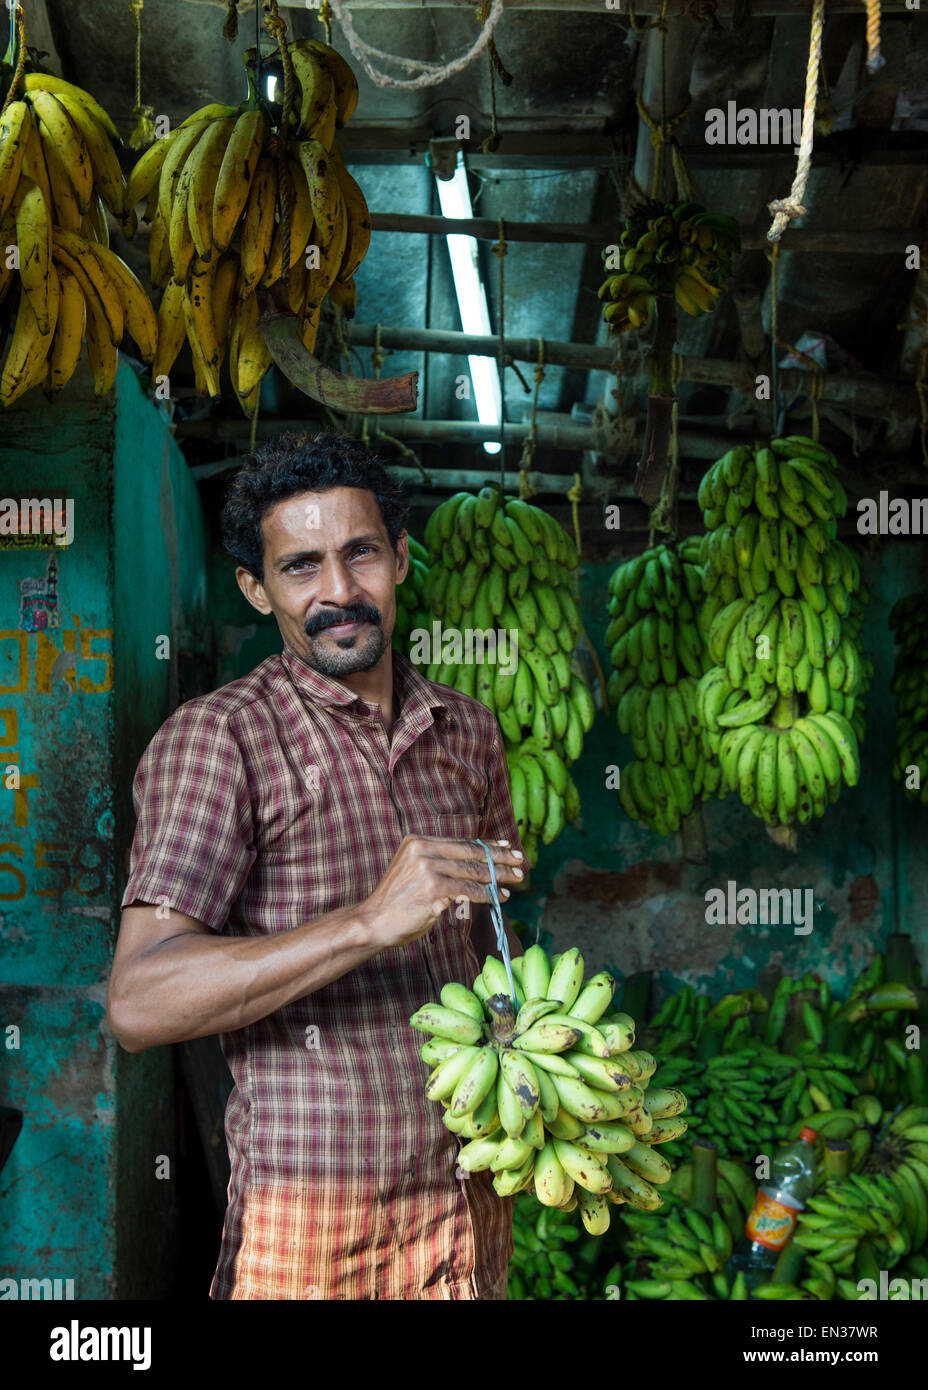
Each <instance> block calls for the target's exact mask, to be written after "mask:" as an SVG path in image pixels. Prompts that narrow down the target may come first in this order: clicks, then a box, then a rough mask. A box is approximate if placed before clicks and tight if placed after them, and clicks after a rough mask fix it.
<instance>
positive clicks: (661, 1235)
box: [622, 1194, 733, 1299]
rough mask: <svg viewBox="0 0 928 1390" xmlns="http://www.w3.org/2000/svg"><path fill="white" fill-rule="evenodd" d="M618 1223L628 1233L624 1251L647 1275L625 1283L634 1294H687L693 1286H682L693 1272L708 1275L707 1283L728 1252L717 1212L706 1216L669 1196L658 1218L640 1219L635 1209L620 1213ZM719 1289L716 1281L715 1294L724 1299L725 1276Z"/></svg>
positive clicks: (729, 1241)
mask: <svg viewBox="0 0 928 1390" xmlns="http://www.w3.org/2000/svg"><path fill="white" fill-rule="evenodd" d="M622 1221H623V1222H624V1224H625V1225H626V1226H627V1227H628V1228H629V1230H630V1231H631V1233H632V1238H631V1239H630V1240H629V1241H628V1242H627V1243H626V1250H627V1251H628V1253H629V1254H630V1255H634V1256H636V1257H637V1258H638V1259H639V1260H644V1261H646V1262H647V1264H646V1271H647V1273H646V1277H645V1278H639V1279H633V1280H629V1281H628V1283H627V1285H626V1287H627V1288H628V1289H629V1291H630V1292H631V1293H634V1294H635V1295H636V1296H637V1297H639V1298H671V1299H672V1298H690V1297H691V1296H692V1286H690V1287H689V1288H687V1289H685V1290H681V1285H682V1284H684V1283H686V1282H687V1281H689V1280H692V1279H694V1278H696V1277H698V1276H709V1279H710V1282H711V1281H712V1280H713V1279H714V1277H715V1276H716V1275H718V1274H720V1273H721V1272H722V1270H723V1269H724V1267H725V1265H726V1264H727V1263H728V1260H729V1258H730V1256H731V1252H732V1244H733V1235H732V1232H731V1231H730V1230H729V1228H728V1225H727V1224H726V1222H725V1219H724V1217H723V1216H722V1214H721V1212H719V1211H715V1212H713V1213H712V1216H711V1218H710V1217H705V1216H703V1215H701V1214H700V1213H699V1212H697V1211H695V1210H694V1209H693V1208H692V1207H688V1206H685V1205H684V1204H683V1203H682V1202H680V1201H679V1199H675V1198H674V1197H673V1196H672V1194H669V1195H668V1198H667V1211H666V1215H665V1214H664V1212H662V1213H661V1217H660V1220H659V1221H654V1220H649V1219H648V1218H647V1217H646V1218H645V1219H644V1221H642V1220H641V1219H640V1213H638V1212H634V1211H626V1212H623V1213H622ZM724 1288H725V1292H724V1293H721V1281H720V1283H719V1296H720V1297H725V1298H728V1297H729V1287H728V1282H727V1280H725V1284H724ZM699 1293H702V1289H700V1290H699ZM697 1296H698V1294H697Z"/></svg>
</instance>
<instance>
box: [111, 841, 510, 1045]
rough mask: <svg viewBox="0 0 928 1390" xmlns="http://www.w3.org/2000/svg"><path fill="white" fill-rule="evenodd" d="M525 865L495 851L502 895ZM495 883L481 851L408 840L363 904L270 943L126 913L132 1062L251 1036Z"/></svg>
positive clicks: (114, 1011)
mask: <svg viewBox="0 0 928 1390" xmlns="http://www.w3.org/2000/svg"><path fill="white" fill-rule="evenodd" d="M520 857H521V856H519V855H517V853H516V852H514V851H512V850H509V849H506V848H500V847H495V848H494V849H493V859H494V864H495V867H496V874H497V879H498V881H499V882H500V884H505V883H518V882H519V881H520V879H521V877H522V871H521V869H520V868H519V867H518V863H519V858H520ZM481 861H482V862H481ZM488 881H489V869H488V867H487V864H486V860H485V859H484V857H483V854H482V852H481V851H479V850H477V849H476V847H475V846H474V845H473V844H472V843H471V842H470V841H467V840H443V839H440V838H433V837H427V836H407V837H406V838H405V839H404V840H403V842H402V844H401V845H400V847H399V849H398V850H397V852H396V854H395V855H394V857H393V859H392V861H391V863H390V864H389V866H388V868H387V870H386V872H385V873H384V876H383V878H382V879H381V880H380V882H379V883H378V885H377V887H376V888H375V889H374V891H373V892H372V893H371V894H370V896H369V897H368V898H366V899H365V900H364V902H363V903H359V904H357V905H356V906H353V907H347V908H338V909H336V910H335V911H334V912H327V913H325V914H324V915H323V916H320V917H317V918H315V919H314V920H312V921H310V922H304V923H302V924H301V925H300V926H298V927H293V928H292V929H291V930H289V931H284V932H277V933H274V934H273V935H270V936H259V937H224V936H217V935H215V934H214V933H213V932H211V931H210V930H209V928H208V927H207V926H205V925H204V923H202V922H199V921H197V920H196V919H195V918H193V917H188V916H185V915H184V914H183V913H180V912H172V913H171V915H170V916H169V917H167V918H162V917H161V916H159V913H158V909H157V908H155V907H153V906H151V905H150V904H146V903H138V902H137V903H132V904H130V905H129V906H128V907H126V908H125V909H124V911H123V914H122V922H121V925H120V932H119V941H118V943H117V946H116V955H115V958H114V960H113V970H112V974H111V976H110V985H109V992H108V996H107V1010H106V1017H107V1023H108V1024H109V1027H110V1029H111V1031H112V1033H113V1036H114V1037H115V1038H116V1040H117V1042H119V1043H120V1044H121V1045H122V1046H123V1047H124V1048H125V1049H126V1050H127V1051H128V1052H143V1051H145V1049H146V1048H149V1047H157V1046H160V1045H163V1044H166V1043H173V1042H183V1041H186V1040H187V1039H190V1038H202V1037H208V1036H209V1035H210V1034H213V1033H223V1032H232V1031H234V1030H235V1029H237V1028H244V1027H245V1026H246V1025H247V1024H249V1023H254V1022H256V1021H257V1020H258V1019H260V1018H266V1017H267V1015H268V1014H270V1013H273V1012H274V1011H275V1010H276V1009H280V1008H283V1007H284V1005H285V1004H289V1003H291V1002H292V1001H293V1000H294V999H300V998H302V997H303V996H304V995H307V994H312V993H313V992H314V991H315V990H317V989H322V988H323V987H324V986H325V985H327V984H331V983H332V981H333V980H338V979H340V978H341V976H342V975H345V974H347V973H348V971H349V970H354V969H356V968H357V966H359V965H361V964H363V962H364V961H366V960H368V959H370V957H371V956H373V955H376V953H377V952H378V951H382V950H385V949H386V948H387V947H389V946H403V945H406V944H407V943H408V942H409V941H414V940H415V939H416V937H418V936H421V935H422V934H423V933H424V932H426V931H428V930H429V928H430V927H431V926H432V925H433V924H434V922H435V921H436V920H437V919H438V917H439V916H440V915H441V913H442V912H444V911H446V910H447V909H448V908H449V907H450V906H451V904H452V903H453V902H455V901H456V900H457V899H458V898H460V897H462V896H464V897H467V898H469V899H470V900H471V902H475V901H478V902H479V901H480V900H481V899H483V901H484V903H485V901H486V891H487V890H486V884H487V883H488ZM508 893H509V890H508V889H506V888H503V889H502V892H501V896H508Z"/></svg>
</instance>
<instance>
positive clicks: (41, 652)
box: [0, 359, 209, 1299]
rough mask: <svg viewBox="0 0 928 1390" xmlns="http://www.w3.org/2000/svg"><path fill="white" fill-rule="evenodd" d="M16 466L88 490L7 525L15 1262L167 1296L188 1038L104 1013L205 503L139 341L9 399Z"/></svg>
mask: <svg viewBox="0 0 928 1390" xmlns="http://www.w3.org/2000/svg"><path fill="white" fill-rule="evenodd" d="M0 479H2V481H0V496H2V497H4V498H7V497H9V498H14V497H15V498H19V497H21V496H23V495H28V496H38V497H44V496H49V495H51V496H53V497H54V496H55V495H56V494H60V495H61V496H63V497H68V498H70V499H72V500H73V504H74V527H75V530H74V536H73V539H72V542H71V544H70V545H67V546H57V545H54V548H53V549H49V548H38V547H37V546H36V545H35V544H34V543H30V544H29V545H22V544H20V543H16V544H15V545H14V544H12V543H11V544H3V545H0V740H2V743H0V753H2V758H0V768H2V770H3V773H4V781H3V785H2V788H0V950H2V960H3V964H2V982H3V983H2V990H0V1026H2V1028H3V1029H4V1044H5V1046H4V1050H3V1063H4V1065H3V1068H2V1073H0V1103H2V1104H5V1105H10V1106H14V1107H16V1108H18V1109H20V1110H22V1111H23V1114H24V1121H23V1129H22V1132H21V1134H20V1136H19V1138H18V1140H17V1142H16V1144H15V1145H14V1148H13V1151H12V1153H11V1155H10V1157H9V1159H8V1161H7V1164H6V1166H5V1168H4V1169H3V1171H2V1174H0V1226H2V1243H0V1249H2V1256H0V1259H2V1264H0V1277H2V1278H13V1279H16V1280H19V1279H23V1278H42V1279H44V1278H56V1277H58V1278H62V1279H73V1280H74V1296H75V1298H77V1299H88V1298H91V1299H94V1298H114V1297H115V1298H121V1297H123V1298H125V1297H129V1298H131V1297H134V1298H140V1297H165V1296H167V1295H168V1294H169V1293H170V1288H171V1283H172V1272H173V1262H174V1258H175V1250H174V1243H175V1241H176V1220H175V1205H174V1184H172V1183H171V1182H170V1181H161V1182H157V1181H156V1180H155V1177H154V1170H155V1157H156V1155H158V1154H166V1155H167V1156H169V1157H170V1158H171V1159H172V1161H173V1155H174V1146H175V1135H174V1123H175V1117H174V1095H173V1072H172V1058H171V1052H170V1049H166V1048H164V1049H156V1050H154V1051H152V1052H150V1053H143V1054H140V1055H138V1056H131V1055H129V1054H128V1053H125V1052H123V1051H122V1049H120V1048H119V1047H118V1046H117V1044H116V1043H115V1041H114V1040H113V1038H112V1037H111V1035H110V1033H109V1030H108V1029H107V1027H106V1024H105V1019H104V1014H105V1007H106V984H107V980H108V977H109V972H110V967H111V964H112V954H113V947H114V944H115V940H116V933H117V928H118V921H119V898H120V896H121V892H122V885H123V883H124V881H125V869H124V859H125V854H126V851H127V849H128V845H129V836H130V835H131V829H132V817H131V778H132V773H133V772H134V770H135V764H136V762H137V759H138V756H139V754H140V753H141V751H142V748H143V747H144V745H145V743H146V742H147V741H148V739H149V738H150V736H151V734H152V733H153V732H154V729H155V728H156V727H157V726H158V724H160V723H161V722H162V720H163V719H164V718H165V717H166V716H167V714H168V713H170V710H171V709H172V708H173V706H174V704H175V703H176V699H177V691H178V688H179V674H178V673H179V670H180V663H179V660H178V658H177V654H176V647H175V654H174V657H173V659H171V660H168V661H164V662H156V661H155V660H154V648H153V641H152V635H153V633H154V632H157V633H163V634H168V635H170V636H171V637H172V639H173V638H175V635H176V631H177V629H178V624H179V619H180V616H181V615H182V614H187V615H189V614H191V613H194V612H195V610H196V604H197V602H198V601H199V603H200V606H201V608H202V607H203V606H204V600H203V595H204V592H205V591H204V588H203V580H204V575H203V563H202V552H203V542H202V526H201V524H200V520H199V515H198V508H199V502H198V499H197V496H196V490H195V488H194V487H193V485H192V484H191V482H190V480H189V475H188V472H187V466H186V464H185V462H184V460H183V457H182V456H181V454H180V452H179V450H178V449H177V448H176V446H175V445H174V443H173V441H172V440H171V438H170V436H169V435H168V434H167V433H166V431H165V428H164V420H163V416H162V415H161V412H159V410H157V409H156V408H155V407H154V406H153V405H152V404H151V402H150V401H149V400H148V399H147V397H146V396H145V395H144V394H143V392H142V391H141V390H140V388H139V385H138V382H137V379H136V376H135V374H134V372H133V371H132V369H131V367H130V366H129V364H128V363H127V361H125V360H123V359H121V361H120V365H119V373H118V376H117V382H116V389H115V391H114V393H113V394H111V395H110V396H108V397H106V398H105V399H104V400H102V401H101V400H98V399H97V398H95V397H94V395H93V392H92V382H91V380H90V376H89V373H88V371H87V369H86V365H85V364H83V363H82V364H81V367H80V368H79V370H78V372H77V373H76V374H75V376H74V377H73V378H72V381H71V382H70V383H69V385H68V387H67V388H66V389H65V391H64V392H63V393H62V396H61V398H60V399H59V400H58V401H57V402H55V404H54V405H50V404H49V403H47V402H46V401H45V399H44V397H42V396H41V395H40V393H38V392H30V393H28V395H27V396H26V397H24V398H23V399H22V400H21V401H19V402H17V403H15V404H14V405H13V406H12V407H11V408H10V409H9V410H8V411H6V412H5V414H4V432H3V438H2V441H0ZM172 519H173V528H172V527H171V525H170V523H171V522H172ZM165 522H166V523H168V525H167V527H166V528H165V529H166V530H167V537H166V536H165V532H164V531H163V530H162V524H163V523H165ZM179 536H182V537H183V543H182V545H181V544H180V542H179V541H178V537H179ZM12 539H13V538H11V540H12ZM27 539H28V540H29V541H30V542H35V541H36V540H43V539H44V538H41V537H34V536H30V537H28V538H27ZM52 544H54V542H52ZM24 600H28V601H27V602H24ZM203 616H204V615H203V614H202V613H201V617H200V621H201V625H202V621H203ZM188 621H189V619H188ZM205 683H206V684H209V677H207V679H206V681H205ZM14 768H15V769H17V770H18V776H19V790H17V789H16V788H15V787H14V786H13V785H12V784H11V783H12V779H11V777H10V776H9V771H10V769H14Z"/></svg>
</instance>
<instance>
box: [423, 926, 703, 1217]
mask: <svg viewBox="0 0 928 1390" xmlns="http://www.w3.org/2000/svg"><path fill="white" fill-rule="evenodd" d="M512 967H513V976H514V980H515V984H516V997H515V1001H513V999H512V998H511V997H510V995H509V984H508V978H507V975H506V971H505V968H504V966H503V965H502V963H501V962H500V961H499V960H497V959H496V958H495V957H493V956H488V957H487V959H486V961H485V962H484V966H483V970H482V971H481V973H480V975H479V976H478V977H477V979H476V980H475V981H474V985H473V990H469V989H467V988H466V987H465V986H464V985H460V984H448V985H445V986H444V988H443V989H442V991H441V1004H426V1005H425V1006H424V1007H423V1008H421V1009H419V1010H417V1011H416V1013H415V1014H413V1016H412V1018H411V1019H410V1024H411V1026H412V1027H413V1028H417V1029H420V1030H421V1031H423V1032H428V1033H431V1034H432V1035H433V1036H432V1038H431V1039H430V1040H429V1041H428V1042H426V1043H425V1044H423V1046H422V1048H421V1049H420V1055H421V1056H422V1059H423V1061H425V1062H428V1063H429V1064H430V1065H431V1066H432V1067H433V1071H432V1072H431V1074H430V1076H429V1078H428V1081H427V1082H426V1087H425V1093H426V1095H427V1096H428V1098H429V1099H430V1100H435V1101H439V1102H441V1103H442V1105H443V1106H444V1107H445V1113H444V1116H443V1122H444V1124H445V1126H446V1128H448V1129H450V1130H451V1131H452V1132H453V1133H456V1134H460V1135H461V1136H462V1137H463V1138H465V1139H467V1140H469V1142H468V1143H466V1144H465V1145H464V1147H463V1148H462V1149H461V1150H460V1152H459V1154H458V1162H459V1164H460V1166H461V1168H462V1169H463V1170H464V1171H465V1172H468V1173H476V1172H482V1171H486V1170H489V1171H491V1172H492V1173H493V1174H494V1177H493V1187H494V1189H495V1190H496V1192H497V1193H498V1195H499V1196H501V1197H510V1196H514V1195H515V1194H516V1193H517V1192H522V1191H528V1190H534V1193H535V1196H536V1197H537V1198H538V1200H539V1202H541V1204H542V1205H543V1206H546V1207H557V1208H558V1209H560V1210H562V1211H573V1210H574V1208H579V1211H580V1217H581V1220H582V1221H583V1225H584V1226H585V1228H586V1230H587V1231H588V1232H589V1234H590V1235H602V1234H603V1233H604V1232H605V1231H607V1230H608V1229H609V1221H610V1211H609V1206H610V1203H617V1202H620V1203H625V1202H627V1203H629V1204H630V1205H631V1206H634V1207H637V1208H639V1209H640V1210H644V1211H654V1210H656V1209H657V1208H658V1207H660V1206H661V1205H662V1202H663V1198H662V1196H661V1194H660V1192H659V1191H658V1186H659V1185H661V1184H663V1183H666V1182H667V1181H668V1179H669V1178H670V1176H671V1172H672V1169H671V1166H670V1164H669V1163H668V1162H667V1160H666V1159H665V1158H663V1156H662V1155H661V1154H659V1153H657V1152H656V1150H655V1148H654V1147H653V1145H655V1144H657V1143H659V1142H661V1138H660V1136H661V1134H662V1129H661V1125H660V1123H659V1122H661V1121H663V1120H669V1119H671V1118H676V1117H679V1116H680V1115H681V1113H682V1111H683V1110H684V1109H685V1108H686V1097H685V1096H684V1095H683V1093H682V1092H680V1091H669V1092H666V1093H656V1094H655V1093H651V1092H649V1091H648V1089H647V1088H648V1082H649V1080H650V1078H651V1077H652V1075H653V1074H654V1071H655V1070H656V1067H657V1063H656V1061H655V1059H654V1058H653V1057H652V1056H651V1055H650V1054H649V1053H646V1052H640V1051H639V1052H636V1051H634V1050H633V1045H634V1041H635V1025H634V1021H633V1020H632V1019H631V1018H629V1016H628V1015H627V1014H623V1013H621V1012H619V1013H610V1012H607V1011H608V1010H609V1006H610V1004H611V1002H612V996H613V993H614V991H615V980H614V979H613V978H612V976H610V975H608V974H606V973H605V972H603V973H600V974H598V975H594V976H593V977H592V979H590V980H588V981H587V983H586V984H585V985H584V983H583V957H582V956H581V954H580V952H579V951H578V950H576V949H573V950H569V951H565V952H563V953H561V954H560V955H557V956H555V957H554V958H553V959H551V960H549V959H548V957H547V955H546V954H545V952H544V950H543V949H542V947H541V946H537V945H536V946H531V947H530V948H529V950H528V951H526V953H525V955H524V956H521V957H517V958H516V960H514V961H513V962H512ZM597 1025H598V1026H597ZM680 1130H681V1125H680V1124H677V1125H674V1126H671V1127H670V1128H669V1132H668V1134H667V1137H668V1138H669V1137H671V1135H676V1134H678V1133H679V1132H680Z"/></svg>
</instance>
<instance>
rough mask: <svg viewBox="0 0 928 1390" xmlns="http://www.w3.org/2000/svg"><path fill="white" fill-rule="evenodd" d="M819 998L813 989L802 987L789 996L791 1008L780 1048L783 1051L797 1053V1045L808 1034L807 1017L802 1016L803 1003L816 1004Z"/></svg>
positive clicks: (788, 1011) (788, 1010) (787, 1015)
mask: <svg viewBox="0 0 928 1390" xmlns="http://www.w3.org/2000/svg"><path fill="white" fill-rule="evenodd" d="M817 1000H818V995H817V993H816V992H815V991H814V990H811V989H800V990H797V991H796V993H795V994H791V995H790V997H789V1008H788V1009H787V1014H786V1027H785V1028H784V1029H783V1037H782V1039H781V1041H780V1048H781V1051H783V1052H789V1053H795V1051H796V1046H797V1044H798V1043H801V1042H802V1040H803V1038H804V1037H805V1036H806V1024H805V1019H804V1018H803V1016H802V1006H803V1004H812V1005H814V1004H815V1003H816V1002H817Z"/></svg>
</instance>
